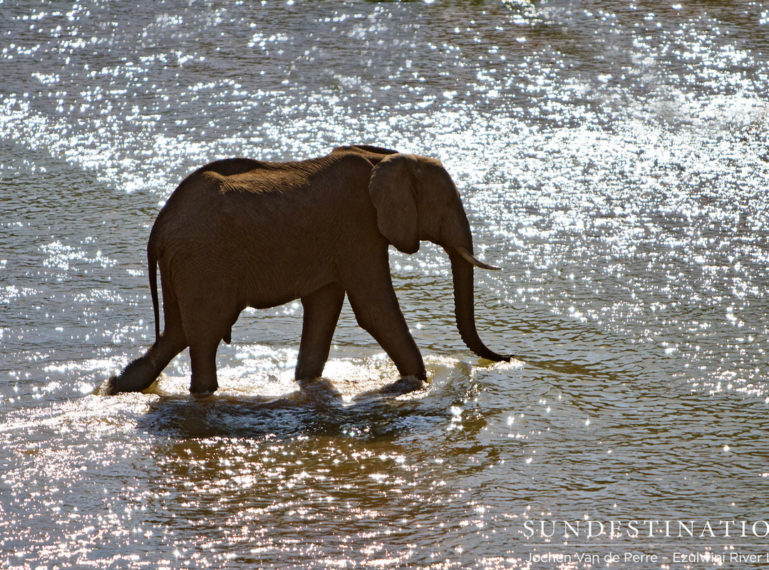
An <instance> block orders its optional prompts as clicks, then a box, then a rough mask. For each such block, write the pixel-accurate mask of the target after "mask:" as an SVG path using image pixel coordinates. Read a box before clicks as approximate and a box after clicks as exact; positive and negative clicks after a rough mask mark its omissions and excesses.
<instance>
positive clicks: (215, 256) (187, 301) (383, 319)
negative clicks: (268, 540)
mask: <svg viewBox="0 0 769 570" xmlns="http://www.w3.org/2000/svg"><path fill="white" fill-rule="evenodd" d="M421 240H428V241H431V242H433V243H436V244H438V245H440V246H442V247H443V248H444V249H445V250H446V252H447V253H448V256H449V259H450V261H451V269H452V273H453V279H454V301H455V311H456V321H457V327H458V329H459V333H460V335H461V337H462V339H463V341H464V342H465V344H466V345H467V346H468V348H469V349H470V350H472V351H473V352H474V353H475V354H477V355H478V356H480V357H483V358H486V359H489V360H493V361H500V360H509V358H510V357H508V356H502V355H499V354H497V353H495V352H492V351H491V350H489V349H488V348H487V347H486V346H485V345H484V344H483V342H482V341H481V340H480V338H479V337H478V333H477V331H476V327H475V319H474V314H473V266H477V267H482V268H486V269H496V268H493V267H491V266H488V265H486V264H484V263H482V262H480V261H478V260H477V259H476V258H475V257H474V256H473V241H472V235H471V233H470V225H469V223H468V221H467V216H466V215H465V211H464V209H463V207H462V202H461V201H460V198H459V193H458V192H457V189H456V187H455V185H454V183H453V182H452V180H451V177H450V176H449V174H448V172H446V170H445V169H444V168H443V166H442V165H441V163H440V162H439V161H437V160H434V159H430V158H426V157H423V156H416V155H410V154H401V153H398V152H395V151H392V150H386V149H382V148H378V147H373V146H367V145H358V146H347V147H340V148H337V149H334V150H333V151H332V152H331V153H330V154H329V155H327V156H324V157H321V158H314V159H311V160H304V161H299V162H280V163H279V162H261V161H256V160H250V159H245V158H233V159H228V160H219V161H216V162H212V163H211V164H208V165H206V166H204V167H202V168H200V169H198V170H197V171H195V172H194V173H192V174H191V175H190V176H188V177H187V178H186V179H185V180H184V181H182V183H181V184H180V185H179V187H178V188H177V189H176V190H175V191H174V192H173V194H171V196H170V198H169V199H168V202H167V203H166V204H165V206H164V207H163V208H162V210H161V211H160V214H159V215H158V217H157V220H156V221H155V224H154V226H153V227H152V231H151V233H150V238H149V243H148V245H147V258H148V267H149V282H150V289H151V293H152V303H153V308H154V312H155V338H156V340H155V343H154V344H153V345H152V347H150V349H149V350H148V351H147V353H146V354H144V356H142V357H141V358H138V359H137V360H134V361H133V362H131V363H130V364H128V365H127V366H126V367H125V369H124V370H123V371H122V372H121V373H120V375H118V376H113V377H111V378H110V379H109V380H108V382H107V384H106V388H105V391H106V392H107V393H112V394H114V393H118V392H132V391H141V390H144V389H146V388H147V387H149V386H150V385H151V384H152V383H153V382H154V381H155V379H156V378H157V377H158V375H159V374H160V372H161V371H162V370H163V368H165V366H166V365H167V364H168V363H169V362H170V360H171V359H172V358H173V357H174V356H176V355H177V354H178V353H180V352H181V351H182V350H184V349H185V348H187V347H189V349H190V360H191V367H192V378H191V383H190V391H191V392H192V393H193V394H195V395H198V396H205V395H208V394H211V393H213V392H214V391H215V390H216V389H217V387H218V383H217V378H216V351H217V347H218V345H219V343H220V342H221V341H222V340H224V341H225V342H227V343H229V342H230V336H231V329H232V325H233V324H234V323H235V321H236V320H237V318H238V315H239V314H240V312H241V311H242V310H243V309H244V308H246V307H254V308H267V307H274V306H276V305H281V304H283V303H287V302H289V301H292V300H294V299H301V301H302V306H303V309H304V322H303V326H302V338H301V343H300V348H299V357H298V361H297V364H296V379H297V380H298V381H299V382H300V383H310V382H311V381H313V380H314V379H318V378H320V376H321V374H322V372H323V367H324V365H325V363H326V360H327V358H328V354H329V349H330V346H331V338H332V336H333V333H334V329H335V328H336V324H337V319H338V317H339V313H340V310H341V308H342V303H343V301H344V297H345V295H347V297H348V299H349V301H350V305H351V306H352V309H353V311H354V313H355V317H356V319H357V321H358V323H359V324H360V326H361V327H363V328H364V329H365V330H366V331H368V332H369V333H370V334H371V335H372V336H373V337H374V338H375V339H376V341H377V342H378V343H379V344H380V345H381V346H382V348H383V349H384V350H385V351H386V352H387V354H388V355H389V356H390V358H392V360H393V362H394V363H395V365H396V367H397V369H398V372H399V374H400V378H399V379H398V380H396V381H395V382H394V383H392V384H390V385H388V386H387V387H385V388H384V389H383V392H392V393H404V392H408V391H411V390H416V389H418V388H420V387H421V386H422V384H423V383H424V382H425V380H426V372H425V366H424V362H423V360H422V355H421V354H420V352H419V349H418V348H417V345H416V343H415V342H414V339H413V338H412V336H411V333H410V332H409V329H408V326H407V325H406V321H405V320H404V318H403V314H402V313H401V309H400V307H399V305H398V300H397V298H396V296H395V291H394V290H393V285H392V281H391V278H390V266H389V261H388V246H389V245H390V244H392V245H393V246H395V247H396V248H398V249H399V250H400V251H402V252H404V253H414V252H416V251H417V250H418V249H419V243H420V241H421ZM157 267H159V268H160V275H161V289H162V293H163V313H164V317H165V318H164V321H165V326H164V330H163V332H162V334H161V332H160V320H159V307H158V291H157V275H156V272H157Z"/></svg>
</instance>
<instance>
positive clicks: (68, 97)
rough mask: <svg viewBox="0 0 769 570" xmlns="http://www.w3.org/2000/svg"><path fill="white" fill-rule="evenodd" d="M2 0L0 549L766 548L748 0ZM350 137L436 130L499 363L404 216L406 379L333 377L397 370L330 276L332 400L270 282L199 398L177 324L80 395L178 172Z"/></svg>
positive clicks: (143, 286) (128, 326)
mask: <svg viewBox="0 0 769 570" xmlns="http://www.w3.org/2000/svg"><path fill="white" fill-rule="evenodd" d="M0 14H1V15H2V18H1V22H2V23H0V78H1V79H0V564H2V566H3V567H10V568H36V567H98V568H102V567H126V566H128V567H150V568H155V567H179V568H181V567H185V568H187V567H270V566H279V565H285V566H299V567H353V566H375V567H405V566H410V565H411V566H435V567H439V568H453V567H457V568H460V567H466V566H471V567H488V568H497V567H504V568H551V567H553V568H596V567H597V568H601V567H605V566H612V567H627V568H636V567H638V568H700V567H734V568H742V567H749V566H752V567H763V566H766V565H769V558H767V556H769V555H767V552H769V523H767V522H765V521H769V507H768V506H767V497H769V443H767V437H768V436H769V420H767V411H768V410H767V404H769V358H768V355H767V351H769V328H768V325H767V315H769V295H768V288H769V287H768V284H769V193H768V191H769V101H768V100H767V93H769V6H766V5H764V4H763V3H761V2H720V1H719V2H683V1H682V2H678V3H673V4H664V5H663V4H661V3H657V2H641V1H638V2H623V3H619V2H576V1H575V2H566V1H560V0H553V1H541V2H533V3H531V2H524V1H511V2H437V1H436V2H381V3H380V2H292V1H289V2H275V3H272V2H262V3H258V2H224V3H219V2H216V3H214V2H199V3H188V2H177V1H165V2H151V3H146V2H144V3H142V2H139V3H133V4H130V5H129V4H126V3H107V2H100V1H84V2H79V3H71V2H57V3H39V2H19V1H16V2H2V1H0ZM350 143H370V144H378V145H381V146H387V147H391V148H395V149H398V150H400V151H403V152H411V153H417V154H422V155H427V156H431V157H435V158H439V159H440V160H441V161H442V162H443V164H444V165H445V167H446V169H447V170H448V171H449V172H450V173H451V175H452V177H453V179H454V180H455V182H456V184H457V186H458V188H459V190H460V192H461V194H462V196H463V201H464V204H465V209H466V210H467V213H468V217H469V218H470V223H471V226H472V228H473V234H474V240H475V246H476V251H477V253H478V255H479V257H481V258H482V259H484V260H487V261H489V262H490V263H492V264H494V265H499V266H501V268H502V269H501V270H500V271H498V272H476V313H477V322H478V328H479V331H480V334H481V337H482V338H483V339H484V340H485V342H486V343H487V344H488V345H489V346H490V347H491V348H492V349H495V350H498V351H501V352H511V353H514V354H515V355H516V357H517V358H516V359H515V360H514V361H513V362H511V363H500V364H491V363H489V362H488V361H483V360H480V359H478V358H476V357H475V356H474V355H473V354H472V353H470V352H469V351H468V350H467V349H466V347H465V346H464V345H463V343H462V341H461V339H460V337H459V333H458V332H457V331H456V327H455V324H454V316H453V313H452V301H451V295H452V288H451V273H450V267H449V263H448V259H447V257H446V255H445V253H444V252H443V250H441V249H440V248H438V247H437V246H434V245H432V244H428V243H423V245H422V248H421V249H420V251H419V252H418V253H417V254H415V255H412V256H408V255H404V254H401V253H399V252H397V251H395V250H394V249H393V248H391V258H390V263H391V268H392V273H393V281H394V284H395V287H396V292H397V294H398V297H399V300H400V303H401V306H402V308H403V311H404V314H405V316H406V320H407V322H408V323H409V325H410V327H411V330H412V333H413V336H414V338H415V339H416V341H417V344H418V345H419V346H420V348H421V350H422V352H423V354H424V356H425V361H426V365H427V369H428V375H429V377H430V380H431V382H430V385H429V387H428V388H427V389H425V390H422V391H419V392H416V393H413V394H410V395H404V396H400V397H397V398H363V399H359V398H356V396H358V395H359V394H361V393H364V392H367V391H370V390H373V389H376V388H377V387H379V386H381V385H384V384H386V383H387V382H389V381H392V380H393V379H394V378H395V377H396V370H395V367H394V366H393V365H392V363H391V362H390V361H389V359H388V358H387V357H386V356H385V354H384V353H383V351H382V349H381V348H380V347H379V345H378V344H376V342H375V341H374V340H373V339H372V338H371V337H370V336H369V335H368V334H367V333H365V332H364V331H363V330H362V329H361V328H360V327H358V326H357V324H356V321H355V318H354V316H353V314H352V311H351V310H350V308H349V305H347V304H346V305H345V308H344V309H343V312H342V316H341V318H340V323H339V326H338V328H337V331H336V334H335V336H334V344H333V347H332V352H331V357H330V361H329V363H328V365H327V367H326V369H325V372H324V376H326V377H327V378H328V379H330V381H331V382H333V384H334V386H335V387H336V388H337V390H339V392H340V393H341V397H340V398H335V397H330V396H329V395H328V394H323V393H318V394H306V393H303V392H300V391H299V390H298V387H297V385H296V383H295V382H294V381H293V370H294V364H295V361H296V355H297V350H298V346H299V338H300V333H301V317H302V308H301V304H300V303H299V302H292V303H289V304H288V305H284V306H281V307H277V308H275V309H269V310H260V311H255V310H248V311H246V312H244V313H243V314H242V315H241V317H240V319H239V321H238V323H237V324H236V326H235V328H234V330H233V343H232V344H231V345H228V346H221V347H220V349H219V353H218V361H217V362H218V368H219V376H220V379H219V384H220V389H219V391H218V392H217V393H216V395H215V396H214V397H212V398H210V399H207V400H205V401H197V400H195V399H193V398H191V397H190V396H189V394H188V387H189V374H190V366H189V358H188V356H187V354H186V353H184V354H182V355H180V356H179V357H177V359H175V360H174V361H173V362H172V363H171V365H169V367H168V368H167V369H166V371H165V373H164V375H163V376H162V377H161V378H160V380H159V382H158V383H157V384H156V385H155V386H154V387H153V388H152V389H151V390H150V391H149V393H146V394H123V395H118V396H114V397H105V396H100V395H97V394H95V393H94V392H95V391H96V389H97V388H98V387H99V386H100V385H101V384H102V382H103V381H104V380H105V379H106V378H107V377H108V376H109V375H110V374H113V373H115V372H117V371H118V370H119V369H120V368H121V367H122V366H123V365H125V363H127V362H128V361H129V360H131V359H133V358H135V357H136V356H138V355H139V354H141V353H142V352H143V351H144V350H145V349H146V347H148V346H149V345H150V344H151V343H152V340H153V338H154V330H153V326H154V325H153V316H152V305H151V301H150V296H149V288H148V286H147V281H148V276H147V271H146V257H145V246H146V242H147V238H148V235H149V229H150V227H151V224H152V222H153V221H154V218H155V216H156V215H157V212H158V211H159V209H160V207H161V206H162V205H163V204H164V202H165V200H166V199H167V197H168V196H169V195H170V193H171V192H172V191H173V189H174V188H175V187H176V185H177V184H178V183H179V181H180V180H181V179H182V178H183V177H184V176H186V175H187V174H189V173H190V172H192V171H193V170H194V169H196V168H197V167H199V166H200V165H202V164H204V163H206V162H209V161H210V160H213V159H216V158H224V157H230V156H248V157H252V158H257V159H265V160H290V159H298V158H308V157H312V156H320V155H323V154H326V153H327V152H329V151H330V150H331V149H332V148H333V147H335V146H338V145H341V144H350ZM567 523H568V524H567ZM599 525H601V526H599ZM681 525H683V529H682V526H681ZM633 529H635V531H634V530H633ZM708 529H710V531H708ZM612 555H616V556H618V558H617V559H612V558H611V556H612Z"/></svg>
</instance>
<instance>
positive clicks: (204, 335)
mask: <svg viewBox="0 0 769 570" xmlns="http://www.w3.org/2000/svg"><path fill="white" fill-rule="evenodd" d="M220 297H221V298H223V299H226V298H228V297H229V296H228V295H220ZM239 313H240V311H239V310H238V309H237V307H235V306H229V304H228V303H224V302H217V299H216V298H214V299H211V298H209V299H207V302H206V303H194V302H189V303H186V304H185V303H182V324H183V326H184V334H185V336H186V338H187V341H188V343H189V347H190V365H191V368H192V377H191V380H190V392H191V393H192V394H194V395H196V396H206V395H209V394H212V393H213V392H215V391H216V390H217V388H218V387H219V383H218V381H217V377H216V350H217V348H218V347H219V343H220V342H221V341H222V340H224V341H225V342H227V343H229V342H230V340H231V338H230V335H231V330H232V325H233V324H234V323H235V321H236V320H237V318H238V314H239Z"/></svg>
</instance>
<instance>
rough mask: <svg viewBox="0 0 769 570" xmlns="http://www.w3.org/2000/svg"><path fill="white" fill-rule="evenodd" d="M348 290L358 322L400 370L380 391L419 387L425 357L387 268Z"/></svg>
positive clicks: (387, 391)
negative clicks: (409, 324) (383, 274)
mask: <svg viewBox="0 0 769 570" xmlns="http://www.w3.org/2000/svg"><path fill="white" fill-rule="evenodd" d="M347 294H348V297H349V299H350V304H351V305H352V308H353V311H354V312H355V317H356V319H357V320H358V324H359V325H360V326H361V327H363V328H364V329H365V330H366V331H368V332H369V333H370V334H371V336H373V337H374V338H375V339H376V341H377V342H378V343H379V344H380V345H381V347H382V348H383V349H384V350H385V352H387V354H388V355H389V356H390V358H391V359H392V360H393V362H394V363H395V366H396V368H397V369H398V372H399V373H400V376H401V377H400V379H399V380H398V381H396V382H394V383H392V384H389V385H388V386H385V387H384V388H383V389H382V390H380V391H381V392H383V393H397V394H404V393H406V392H411V391H413V390H418V389H419V388H421V387H422V385H423V383H424V381H425V380H426V379H427V372H426V371H425V365H424V361H423V360H422V354H421V353H420V352H419V348H417V345H416V343H415V342H414V338H413V337H412V336H411V332H409V328H408V325H406V320H405V319H404V318H403V313H402V312H401V309H400V306H399V305H398V298H397V297H396V296H395V291H394V290H393V287H392V282H391V281H390V275H389V272H388V273H387V275H386V278H383V279H379V280H377V279H376V277H375V276H373V275H372V276H371V279H370V280H368V282H367V283H366V284H365V286H361V287H360V288H356V289H355V290H350V289H348V291H347Z"/></svg>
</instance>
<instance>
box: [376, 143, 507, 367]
mask: <svg viewBox="0 0 769 570" xmlns="http://www.w3.org/2000/svg"><path fill="white" fill-rule="evenodd" d="M369 194H370V196H371V201H372V203H373V204H374V208H375V209H376V216H377V226H378V228H379V231H380V232H381V233H382V235H383V236H384V237H385V238H386V239H387V240H388V241H389V242H390V243H391V244H392V245H394V246H395V247H396V248H398V249H399V250H400V251H402V252H404V253H415V252H416V251H417V250H418V249H419V242H420V240H427V241H431V242H433V243H435V244H437V245H440V246H441V247H443V249H444V250H446V252H447V253H448V255H449V259H450V261H451V270H452V275H453V278H454V308H455V314H456V320H457V328H458V329H459V334H460V335H461V337H462V340H463V341H464V343H465V344H466V345H467V347H468V348H469V349H470V350H472V351H473V352H474V353H475V354H477V355H478V356H480V357H482V358H486V359H488V360H493V361H500V360H506V361H509V360H510V357H509V356H502V355H500V354H497V353H496V352H493V351H492V350H490V349H489V348H487V347H486V345H484V344H483V342H482V341H481V339H480V337H479V336H478V332H477V330H476V327H475V315H474V307H473V266H476V267H481V268H483V269H497V268H496V267H492V266H490V265H487V264H485V263H483V262H481V261H479V260H477V259H476V258H475V257H474V256H473V238H472V234H471V233H470V224H469V222H468V221H467V215H466V214H465V210H464V208H463V207H462V201H461V200H460V197H459V192H458V191H457V188H456V186H455V185H454V182H453V181H452V180H451V176H449V173H448V172H446V170H445V169H444V168H443V166H442V165H441V163H440V162H439V161H437V160H434V159H430V158H426V157H423V156H416V155H408V154H400V153H395V154H387V155H386V156H384V157H383V158H382V159H381V160H380V161H379V163H378V164H377V165H376V166H375V167H374V169H373V171H372V173H371V179H370V182H369Z"/></svg>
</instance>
